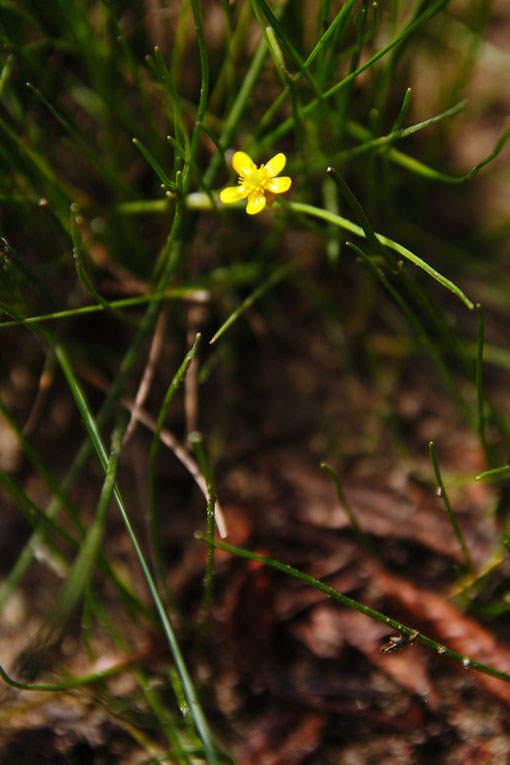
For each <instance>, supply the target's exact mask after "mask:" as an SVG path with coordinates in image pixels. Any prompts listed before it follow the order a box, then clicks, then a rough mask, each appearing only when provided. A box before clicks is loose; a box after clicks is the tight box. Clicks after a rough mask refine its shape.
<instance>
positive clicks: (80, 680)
mask: <svg viewBox="0 0 510 765" xmlns="http://www.w3.org/2000/svg"><path fill="white" fill-rule="evenodd" d="M130 663H131V662H129V661H127V662H126V661H123V662H122V663H121V664H116V665H115V666H114V667H109V669H104V670H102V671H101V672H92V673H91V674H90V675H82V676H81V677H71V678H69V680H65V681H64V682H62V683H49V684H44V683H21V682H18V681H17V680H13V678H12V677H9V675H8V674H7V672H6V671H5V669H4V668H3V667H2V666H0V677H1V678H2V680H3V681H4V682H5V683H7V685H10V686H11V687H12V688H18V689H19V690H20V691H50V692H55V693H58V692H61V691H70V690H72V689H73V688H82V687H83V686H84V685H90V684H91V683H98V682H100V681H101V680H106V679H107V678H109V677H114V676H115V675H118V674H120V673H121V672H124V671H125V670H126V669H128V668H129V665H130Z"/></svg>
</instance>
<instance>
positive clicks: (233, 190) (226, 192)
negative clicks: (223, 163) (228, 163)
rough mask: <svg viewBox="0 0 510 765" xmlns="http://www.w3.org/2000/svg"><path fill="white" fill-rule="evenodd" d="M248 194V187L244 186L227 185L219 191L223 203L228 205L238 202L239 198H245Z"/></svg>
mask: <svg viewBox="0 0 510 765" xmlns="http://www.w3.org/2000/svg"><path fill="white" fill-rule="evenodd" d="M247 196H248V189H247V188H246V187H245V186H229V187H228V188H226V189H223V191H222V192H220V199H221V201H222V202H223V204H225V205H230V204H232V202H239V200H240V199H245V197H247Z"/></svg>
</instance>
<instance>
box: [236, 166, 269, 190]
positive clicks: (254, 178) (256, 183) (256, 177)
mask: <svg viewBox="0 0 510 765" xmlns="http://www.w3.org/2000/svg"><path fill="white" fill-rule="evenodd" d="M268 180H269V177H268V174H267V170H266V168H265V167H264V165H261V166H260V167H259V168H258V170H252V172H251V173H248V175H247V176H246V177H245V178H240V179H239V183H240V184H242V185H243V186H246V188H248V189H249V190H250V193H253V192H258V193H259V194H260V193H262V192H263V191H264V189H265V187H266V184H267V182H268Z"/></svg>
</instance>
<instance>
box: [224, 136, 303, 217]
mask: <svg viewBox="0 0 510 765" xmlns="http://www.w3.org/2000/svg"><path fill="white" fill-rule="evenodd" d="M286 161H287V157H286V156H285V154H281V153H280V154H276V156H274V157H273V158H272V159H270V160H269V162H266V164H265V165H261V166H260V167H257V165H256V164H255V162H253V161H252V160H251V159H250V157H249V156H248V155H247V154H245V153H244V151H236V153H235V154H234V156H233V157H232V167H233V168H234V170H235V171H236V173H237V174H238V175H239V185H238V186H229V187H228V188H227V189H223V191H222V192H221V194H220V199H221V201H222V202H223V203H224V204H231V203H232V202H238V201H239V200H240V199H246V197H248V204H247V205H246V212H247V213H248V215H256V214H257V213H259V212H261V210H263V209H264V207H265V206H266V205H269V207H271V205H272V204H273V202H274V198H275V194H283V192H284V191H288V190H289V189H290V184H291V183H292V180H291V179H290V178H287V177H285V176H284V177H283V178H276V176H277V175H278V173H281V171H282V170H283V168H284V167H285V163H286Z"/></svg>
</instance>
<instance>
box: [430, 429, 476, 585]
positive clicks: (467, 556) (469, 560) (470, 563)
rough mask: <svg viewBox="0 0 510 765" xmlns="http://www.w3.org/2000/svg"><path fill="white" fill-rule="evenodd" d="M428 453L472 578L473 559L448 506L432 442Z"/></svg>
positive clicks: (473, 571)
mask: <svg viewBox="0 0 510 765" xmlns="http://www.w3.org/2000/svg"><path fill="white" fill-rule="evenodd" d="M429 453H430V459H431V461H432V466H433V468H434V473H435V476H436V481H437V485H438V488H439V493H440V496H441V498H442V500H443V502H444V506H445V510H446V514H447V516H448V520H449V521H450V524H451V527H452V529H453V531H454V534H455V536H456V537H457V542H458V543H459V546H460V548H461V550H462V552H463V553H464V558H465V561H466V569H467V570H468V572H469V573H470V574H471V575H472V576H475V573H476V572H475V567H474V565H473V559H472V558H471V553H470V552H469V548H468V546H467V544H466V539H465V537H464V534H463V533H462V529H461V528H460V526H459V522H458V521H457V518H456V517H455V513H454V512H453V510H452V506H451V505H450V500H449V499H448V494H447V493H446V489H445V485H444V483H443V479H442V477H441V471H440V469H439V462H438V461H437V454H436V445H435V443H434V442H433V441H431V442H430V443H429Z"/></svg>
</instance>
